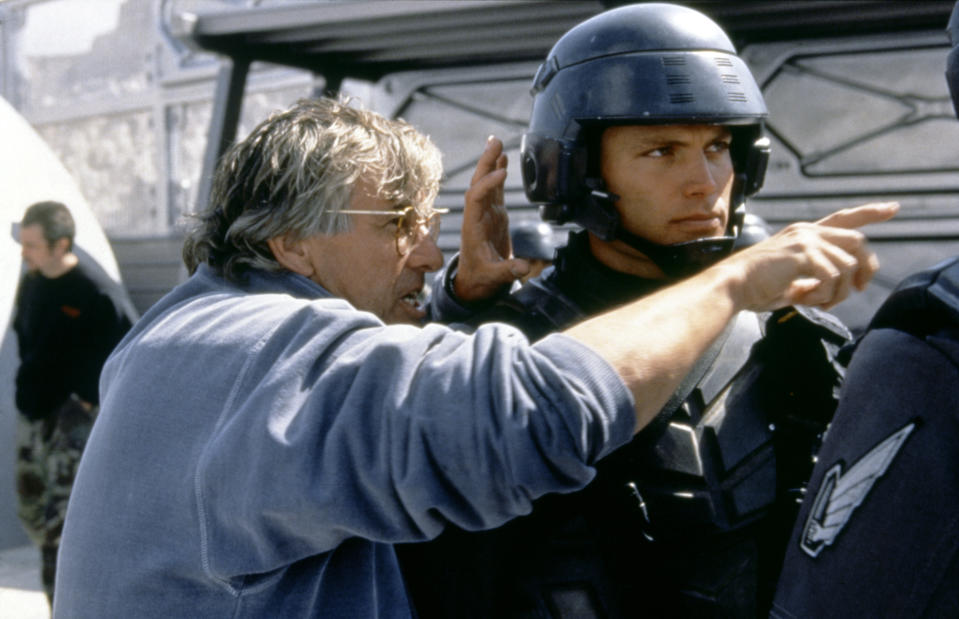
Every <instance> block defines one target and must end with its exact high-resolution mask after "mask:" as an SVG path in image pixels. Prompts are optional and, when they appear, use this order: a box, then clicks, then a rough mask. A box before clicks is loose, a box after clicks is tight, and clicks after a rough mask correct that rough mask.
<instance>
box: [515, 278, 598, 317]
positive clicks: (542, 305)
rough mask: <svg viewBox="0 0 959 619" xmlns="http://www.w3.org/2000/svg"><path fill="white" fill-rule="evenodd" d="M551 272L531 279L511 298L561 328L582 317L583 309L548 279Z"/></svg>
mask: <svg viewBox="0 0 959 619" xmlns="http://www.w3.org/2000/svg"><path fill="white" fill-rule="evenodd" d="M551 274H552V272H551V271H550V272H548V273H545V274H544V275H543V276H541V277H537V278H535V279H532V280H530V281H528V282H527V283H526V285H525V286H523V287H522V288H520V289H519V290H517V291H516V292H514V293H513V294H512V296H511V300H512V301H513V302H514V303H517V304H518V305H520V306H522V307H524V308H526V310H527V311H531V312H534V313H536V314H538V315H541V316H542V317H543V318H545V319H546V320H547V321H549V322H550V323H551V324H552V326H553V327H554V328H562V327H565V326H568V325H570V324H572V323H573V322H576V321H578V320H579V319H581V318H583V317H584V313H583V311H582V310H581V309H580V308H579V306H577V305H576V304H575V303H574V302H573V300H572V299H570V298H569V297H567V296H566V295H565V294H563V292H562V291H561V290H560V289H559V287H557V286H556V285H555V283H554V282H553V281H552V279H550V277H549V275H551Z"/></svg>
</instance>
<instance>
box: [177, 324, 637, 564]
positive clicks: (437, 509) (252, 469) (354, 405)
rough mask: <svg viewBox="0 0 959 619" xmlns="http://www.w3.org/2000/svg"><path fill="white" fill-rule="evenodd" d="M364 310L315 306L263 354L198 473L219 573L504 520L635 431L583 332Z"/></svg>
mask: <svg viewBox="0 0 959 619" xmlns="http://www.w3.org/2000/svg"><path fill="white" fill-rule="evenodd" d="M327 314H329V312H327ZM356 314H357V313H356V312H355V311H350V312H344V313H343V316H341V317H334V318H333V319H332V321H333V322H332V324H331V322H330V321H331V319H330V317H329V316H317V315H312V314H311V313H310V312H309V311H304V312H301V313H300V315H299V316H298V317H297V318H295V319H289V320H286V321H284V322H283V323H282V324H280V325H279V326H278V327H277V328H276V329H275V330H274V331H273V332H272V333H271V334H270V336H269V337H268V338H267V339H266V340H265V341H263V342H262V346H261V347H258V349H257V350H255V351H251V353H250V359H249V361H248V363H247V365H246V366H245V367H244V369H243V370H242V371H241V372H240V374H239V375H238V377H237V379H236V384H235V385H234V390H233V393H234V395H233V396H231V398H230V401H229V402H227V403H225V405H224V413H223V419H222V421H221V422H220V423H219V424H218V427H217V430H216V436H215V437H214V439H213V440H211V441H209V442H208V445H210V447H208V448H207V451H206V453H204V454H203V457H202V459H201V463H200V467H199V469H198V473H197V479H196V490H197V500H198V503H199V505H200V513H201V518H202V522H201V526H202V527H203V528H204V530H205V535H206V536H207V539H208V541H209V542H210V543H209V544H207V548H208V549H209V552H210V556H209V557H208V560H209V561H210V565H211V567H212V568H213V569H214V571H215V572H219V573H221V574H222V575H224V576H232V575H234V574H235V573H237V572H245V573H249V572H253V571H267V570H269V569H272V568H273V567H275V566H278V565H282V564H285V563H288V562H289V561H290V560H291V559H296V558H298V557H301V556H308V555H312V554H317V553H320V552H325V551H328V550H330V549H332V548H334V547H336V546H337V545H338V544H340V543H341V542H342V541H344V540H346V539H348V538H350V537H354V536H355V537H360V538H363V539H367V540H372V541H381V542H387V543H393V542H404V541H416V540H425V539H429V538H432V537H435V536H436V535H438V534H439V533H440V532H441V530H442V529H443V527H444V526H445V524H447V523H455V524H457V525H458V526H460V527H463V528H465V529H485V528H491V527H495V526H497V525H499V524H501V523H502V522H504V521H506V520H507V519H509V518H511V517H513V516H516V515H520V514H523V513H527V512H528V511H529V510H530V508H531V506H530V502H531V501H532V499H534V498H536V497H538V496H541V495H543V494H545V493H547V492H564V491H573V490H577V489H579V488H581V487H583V486H584V485H585V484H586V483H587V482H588V481H589V480H590V479H591V478H592V476H593V475H594V469H593V466H592V465H593V463H595V461H596V460H597V459H598V458H600V457H602V456H603V455H605V454H606V453H608V452H609V451H611V450H612V449H614V448H615V447H617V446H619V445H621V444H623V443H625V442H626V441H627V440H628V439H629V438H630V436H631V434H632V429H633V426H634V416H633V403H632V399H631V396H630V394H629V392H628V391H627V390H626V389H625V387H624V385H623V384H622V382H621V381H620V379H619V378H618V376H616V374H615V373H614V372H613V370H612V368H610V367H609V366H608V365H607V364H606V363H605V361H603V360H602V359H601V358H599V357H598V356H597V355H595V353H593V352H592V351H590V350H589V349H587V348H585V347H583V346H582V345H581V344H579V343H578V342H576V341H574V340H572V339H569V338H566V337H564V336H561V335H554V336H551V337H549V338H546V339H545V340H543V341H541V342H539V343H537V344H536V345H532V346H531V345H529V344H528V342H527V341H526V340H525V338H524V337H523V336H522V334H520V333H519V332H518V331H516V330H515V329H512V328H510V327H507V326H504V325H487V326H483V327H481V328H480V329H478V330H477V332H476V333H475V334H474V335H472V336H467V335H464V334H462V333H457V332H454V331H451V330H449V329H447V328H445V327H441V326H438V325H431V326H428V327H426V328H425V329H417V328H413V327H405V326H393V327H383V326H382V325H376V324H374V323H373V321H372V319H371V320H370V321H369V323H370V324H367V325H366V326H367V327H368V328H356V326H357V325H356V324H353V323H351V322H350V321H351V320H352V321H355V316H356ZM349 316H353V317H354V318H349ZM338 321H339V322H338ZM321 324H322V325H323V328H319V327H318V326H317V325H321ZM265 359H268V360H270V361H269V363H268V364H266V365H264V364H263V360H265ZM250 546H253V547H255V548H257V550H258V558H257V560H256V562H257V565H253V566H251V565H249V556H248V555H247V556H246V557H244V559H243V560H244V565H239V564H236V563H234V562H233V558H232V557H231V555H230V552H229V549H230V548H238V547H247V548H249V547H250ZM217 553H220V554H217ZM291 555H292V556H291Z"/></svg>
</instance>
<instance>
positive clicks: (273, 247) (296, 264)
mask: <svg viewBox="0 0 959 619" xmlns="http://www.w3.org/2000/svg"><path fill="white" fill-rule="evenodd" d="M266 244H267V245H269V247H270V251H271V252H273V257H274V258H276V261H277V262H279V263H280V266H282V267H283V268H285V269H287V270H289V271H293V272H294V273H297V274H299V275H303V276H304V277H312V275H313V264H312V263H311V262H310V253H309V251H308V249H307V247H306V243H305V242H304V241H303V240H302V239H292V238H290V236H289V235H283V236H274V237H273V238H271V239H268V240H267V242H266Z"/></svg>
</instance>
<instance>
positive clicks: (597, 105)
mask: <svg viewBox="0 0 959 619" xmlns="http://www.w3.org/2000/svg"><path fill="white" fill-rule="evenodd" d="M532 93H533V96H534V101H533V111H532V117H531V120H530V125H529V129H528V132H527V133H526V135H525V136H524V140H523V145H522V152H521V156H522V162H521V168H522V172H523V181H524V185H525V188H526V192H527V195H528V197H529V198H530V200H532V201H533V202H536V203H539V204H541V205H542V206H541V213H542V215H543V216H544V218H545V219H546V220H548V221H551V222H554V223H559V224H562V223H566V222H574V223H576V224H579V226H581V227H582V230H581V231H577V232H573V233H572V234H571V235H570V237H569V242H568V244H567V246H566V247H564V248H563V249H561V250H560V251H559V252H558V255H557V259H556V263H555V265H554V267H553V268H552V269H548V270H547V271H546V272H545V273H544V274H543V275H542V276H541V277H539V278H536V279H533V280H531V281H530V282H529V283H527V284H526V286H524V287H523V288H522V289H520V290H519V291H517V292H515V293H514V294H512V295H510V296H507V297H505V298H503V297H502V296H500V297H495V296H494V297H493V300H492V301H491V300H489V299H488V298H487V297H489V295H490V292H491V291H493V290H495V289H496V284H498V283H500V282H501V281H502V280H498V279H497V276H500V275H502V276H504V278H505V277H508V275H509V269H513V270H514V271H515V270H516V268H515V267H516V264H515V261H510V260H506V259H503V260H498V258H499V256H497V255H493V254H490V253H489V251H488V248H489V245H488V244H483V243H477V242H476V238H479V237H476V238H474V235H473V234H472V233H473V231H472V230H470V229H469V226H470V223H471V222H470V220H469V214H467V223H466V224H465V225H464V240H463V248H462V250H461V255H460V256H459V257H458V259H457V260H458V262H454V263H453V264H451V265H450V267H449V268H448V270H447V271H446V272H445V274H444V275H443V279H442V281H441V282H438V283H437V285H436V286H434V290H437V291H438V293H437V294H438V296H437V297H436V298H435V299H434V308H435V309H436V310H437V312H436V313H437V314H439V318H441V319H444V320H447V319H448V320H457V321H466V322H472V323H475V324H478V323H481V322H487V321H502V322H508V323H512V324H514V325H516V326H519V327H520V328H521V329H522V330H523V331H524V333H525V334H526V335H527V336H528V337H529V338H530V339H531V340H538V339H540V338H542V337H544V336H546V335H547V334H549V333H551V332H554V331H557V330H561V329H563V328H566V327H568V326H569V325H571V324H575V323H577V322H579V321H581V320H583V319H584V318H586V317H588V316H591V315H594V314H597V313H600V312H604V311H607V310H609V309H611V308H614V307H616V306H619V305H622V304H624V303H627V302H629V301H632V300H635V299H637V298H640V297H643V296H646V295H649V294H651V293H653V292H655V291H657V290H660V289H662V288H664V287H666V286H668V285H670V284H672V283H675V282H677V281H678V280H681V279H684V278H686V277H688V276H690V275H691V274H695V273H698V272H700V271H702V270H704V269H705V268H706V267H708V266H709V265H712V264H714V263H716V262H718V261H719V260H721V259H722V258H724V257H726V256H728V255H730V254H731V253H732V251H733V248H734V244H735V243H736V242H737V239H738V238H739V236H740V234H741V232H742V228H743V221H744V215H745V204H744V201H745V198H746V196H748V195H751V194H753V193H754V192H756V191H757V190H758V189H759V188H760V186H761V184H762V181H763V175H764V172H765V166H766V160H767V157H768V141H767V140H765V139H764V138H763V136H762V130H763V122H764V119H765V118H766V116H767V111H766V107H765V104H764V102H763V98H762V95H761V92H760V90H759V87H758V86H757V84H756V82H755V80H754V79H753V76H752V75H751V74H750V72H749V70H748V68H747V67H746V65H745V64H744V63H743V61H742V60H741V59H740V58H739V57H738V56H737V55H736V51H735V49H734V47H733V45H732V44H731V42H730V41H729V39H728V37H727V36H726V34H725V33H724V32H723V31H722V30H721V29H720V28H719V26H717V25H716V24H715V23H714V22H713V21H711V20H710V19H709V18H708V17H706V16H705V15H703V14H701V13H699V12H697V11H694V10H691V9H688V8H685V7H681V6H676V5H668V4H639V5H632V6H624V7H620V8H617V9H613V10H610V11H607V12H605V13H602V14H600V15H598V16H596V17H593V18H591V19H589V20H587V21H585V22H583V23H581V24H579V25H578V26H576V27H574V28H573V29H572V30H570V31H569V32H568V33H566V34H565V35H564V36H563V37H562V38H561V39H560V40H559V41H558V42H557V43H556V45H555V46H554V47H553V49H552V51H551V52H550V53H549V55H548V57H547V58H546V61H545V62H544V63H543V64H542V66H541V67H540V69H539V71H538V72H537V75H536V77H535V78H534V82H533V86H532ZM491 144H492V145H491V148H493V149H494V150H495V151H496V152H497V153H499V149H500V148H501V145H500V143H499V142H498V141H496V140H493V141H492V143H491ZM498 165H500V166H502V165H503V162H502V156H501V157H500V161H499V164H498ZM479 236H482V235H479ZM758 247H759V246H757V247H756V248H758ZM484 252H485V253H484ZM501 253H502V255H503V256H504V257H508V255H507V253H506V252H501ZM701 310H702V311H703V312H710V311H711V308H710V307H709V306H707V305H703V306H702V308H701ZM848 337H849V333H848V332H847V330H846V329H845V328H844V327H843V325H842V324H840V323H839V322H838V321H837V320H836V319H834V318H833V317H831V316H830V315H828V314H826V313H824V312H822V311H818V310H810V309H807V308H802V309H800V308H796V307H785V308H782V309H779V310H777V311H775V312H771V313H754V312H742V313H740V314H739V316H738V318H737V319H736V320H734V321H733V322H732V323H731V325H730V326H729V327H728V328H727V329H726V331H725V332H724V333H723V334H722V335H721V336H720V337H719V338H718V340H717V341H716V342H715V343H714V344H713V346H712V347H711V348H710V349H709V350H708V351H707V352H706V354H705V355H703V356H702V357H701V358H700V360H699V362H698V363H697V364H696V366H695V367H694V368H693V369H692V371H691V372H690V373H689V374H688V375H687V376H686V378H685V379H684V380H683V381H682V384H681V385H680V386H679V388H678V389H677V390H676V391H675V392H674V393H673V396H672V397H671V398H670V400H669V402H668V403H667V405H666V406H665V407H663V408H662V410H661V411H660V413H659V415H658V416H657V417H656V419H655V420H654V421H653V422H651V424H650V425H649V426H648V427H647V428H646V429H645V430H644V431H643V432H641V433H640V434H639V435H638V436H637V437H635V438H634V439H633V440H632V441H631V442H630V443H629V444H628V445H626V446H624V447H623V448H621V449H619V450H618V451H616V452H614V453H613V455H611V456H610V457H609V458H607V459H606V460H605V461H603V462H601V463H600V465H599V467H598V474H597V477H596V478H595V480H594V481H593V482H592V483H591V484H590V485H589V486H588V487H587V488H586V489H584V490H583V491H580V492H577V493H573V494H566V495H550V496H547V497H544V498H543V499H541V500H539V501H537V502H536V503H535V504H534V507H533V510H532V514H530V515H529V516H526V517H523V518H519V519H517V520H514V521H512V522H510V523H508V524H507V525H505V526H503V527H501V528H499V529H497V530H493V531H488V532H483V533H473V532H466V531H463V530H455V529H454V530H450V531H448V532H447V533H445V534H444V535H443V536H442V537H440V538H439V540H437V541H436V542H433V543H430V544H426V545H417V546H411V547H406V548H404V549H403V552H402V554H401V558H402V559H403V561H404V566H405V570H406V577H407V581H408V583H409V585H410V587H411V589H412V591H413V598H414V602H415V604H416V606H417V610H418V611H419V612H420V614H421V616H422V617H424V618H431V617H447V616H457V617H462V616H475V617H576V618H579V619H581V618H585V617H636V616H651V617H662V616H681V617H692V616H695V617H707V616H714V617H754V616H759V615H762V614H764V613H766V612H768V610H769V607H770V604H771V600H772V595H773V591H774V587H775V583H776V576H777V574H778V569H779V566H780V564H781V560H782V555H783V553H784V551H785V544H786V540H787V537H788V535H789V531H790V529H791V527H792V523H793V521H794V519H795V515H796V511H797V500H799V499H800V498H801V492H802V489H803V486H804V483H805V481H806V480H807V478H808V475H809V473H810V470H811V468H812V465H813V458H814V455H815V453H816V450H817V448H818V446H819V441H820V437H821V434H822V432H823V431H824V430H825V428H826V426H827V424H828V423H829V421H830V419H831V418H832V415H833V412H834V410H835V406H836V400H835V396H834V394H835V392H836V390H837V389H838V387H839V384H840V381H841V371H840V370H839V369H838V364H837V363H836V359H835V353H836V352H837V351H838V350H839V348H840V347H841V346H842V345H843V344H844V343H846V341H847V339H848ZM436 579H441V580H442V582H443V583H444V586H443V587H442V589H440V590H439V591H438V590H437V588H436V586H435V582H434V581H435V580H436Z"/></svg>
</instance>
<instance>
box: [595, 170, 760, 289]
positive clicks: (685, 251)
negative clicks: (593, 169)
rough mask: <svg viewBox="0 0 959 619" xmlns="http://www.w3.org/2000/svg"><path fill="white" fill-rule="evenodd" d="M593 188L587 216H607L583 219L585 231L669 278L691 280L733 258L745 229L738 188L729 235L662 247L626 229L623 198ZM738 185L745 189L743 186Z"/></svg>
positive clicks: (597, 187)
mask: <svg viewBox="0 0 959 619" xmlns="http://www.w3.org/2000/svg"><path fill="white" fill-rule="evenodd" d="M591 180H592V179H591ZM738 180H739V179H737V181H738ZM589 184H590V185H591V186H592V187H593V189H592V191H590V193H589V195H588V198H587V200H588V202H589V205H588V208H587V209H585V212H586V213H600V214H602V215H603V216H602V217H601V218H600V219H601V221H583V219H582V216H581V217H580V219H579V221H580V223H581V224H582V225H583V227H584V228H586V229H587V230H589V231H590V232H592V233H593V234H595V235H596V236H598V237H599V238H601V239H603V240H604V241H612V240H617V241H622V242H623V243H626V244H627V245H629V246H630V247H632V248H633V249H636V250H638V251H641V252H643V254H644V255H645V256H646V257H647V258H649V259H650V260H652V262H653V264H655V265H656V266H658V267H659V268H660V269H662V271H663V273H665V274H666V276H667V277H669V278H682V277H687V276H689V275H692V274H694V273H697V272H699V271H701V270H703V269H705V268H706V267H709V266H712V265H713V264H715V263H717V262H719V261H720V260H722V259H723V258H725V257H726V256H728V255H729V254H731V253H732V251H733V245H734V244H735V242H736V237H737V236H738V235H739V232H740V230H741V229H742V220H743V217H744V215H745V212H746V208H745V204H744V201H743V200H742V195H741V191H737V190H736V187H734V190H733V195H732V196H731V198H733V203H734V204H737V206H736V207H735V208H733V209H730V214H729V217H730V225H729V227H728V228H727V231H726V234H725V235H723V236H715V237H708V238H702V239H696V240H693V241H685V242H683V243H673V244H672V245H662V244H660V243H654V242H652V241H649V240H647V239H644V238H642V237H640V236H637V235H635V234H633V233H632V232H629V231H627V230H625V229H623V227H622V225H621V222H620V218H619V212H618V211H617V210H616V207H615V206H614V203H615V202H616V200H619V196H617V195H616V194H614V193H610V192H607V191H603V190H602V189H600V188H599V185H598V184H597V183H596V182H595V181H593V182H590V183H589ZM735 184H736V185H740V186H741V183H739V182H737V183H735ZM594 219H595V218H594ZM590 224H592V225H590Z"/></svg>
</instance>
